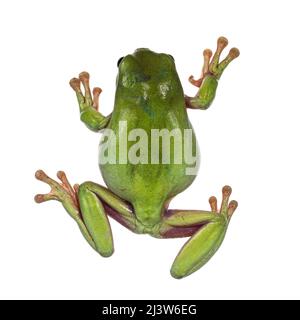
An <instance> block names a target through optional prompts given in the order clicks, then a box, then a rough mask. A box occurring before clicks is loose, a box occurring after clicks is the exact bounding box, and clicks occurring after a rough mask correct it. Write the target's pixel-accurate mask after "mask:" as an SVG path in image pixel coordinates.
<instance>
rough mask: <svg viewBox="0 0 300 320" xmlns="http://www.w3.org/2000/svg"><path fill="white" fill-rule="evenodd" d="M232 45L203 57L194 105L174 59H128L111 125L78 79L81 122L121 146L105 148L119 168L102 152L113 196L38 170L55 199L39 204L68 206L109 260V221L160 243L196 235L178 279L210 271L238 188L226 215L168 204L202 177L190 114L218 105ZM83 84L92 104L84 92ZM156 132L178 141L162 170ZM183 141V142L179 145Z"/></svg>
mask: <svg viewBox="0 0 300 320" xmlns="http://www.w3.org/2000/svg"><path fill="white" fill-rule="evenodd" d="M226 45H227V40H226V39H225V38H224V37H221V38H219V40H218V47H217V50H216V53H215V55H214V56H213V58H212V60H211V61H210V59H211V56H212V53H211V51H210V50H205V51H204V66H203V72H202V77H201V78H200V79H199V80H194V79H193V77H190V79H189V80H190V81H191V83H193V84H194V85H196V86H197V87H199V91H198V93H197V94H196V96H195V97H193V98H190V97H187V96H185V95H184V93H183V89H182V86H181V83H180V80H179V78H178V75H177V72H176V68H175V64H174V60H173V58H172V57H171V56H170V55H167V54H158V53H155V52H153V51H151V50H149V49H137V50H136V51H135V52H134V53H133V54H132V55H127V56H126V57H123V58H122V60H120V63H118V67H119V74H118V78H117V90H116V96H115V105H114V110H113V112H112V114H111V115H110V116H108V117H105V116H103V115H102V114H101V113H99V112H98V98H99V95H100V93H101V89H100V88H95V89H94V90H93V97H92V94H91V91H90V88H89V75H88V73H86V72H83V73H81V74H80V75H79V79H77V78H74V79H72V80H71V82H70V84H71V86H72V88H73V89H74V90H75V91H76V94H77V98H78V102H79V106H80V116H81V120H82V121H83V122H84V123H85V124H86V125H87V126H88V127H89V128H90V129H92V130H94V131H100V130H102V129H108V132H112V133H114V137H115V139H107V140H106V141H104V140H102V142H101V145H102V146H103V144H105V146H106V148H107V149H109V150H115V151H114V152H115V159H116V161H112V162H107V161H104V160H105V158H106V156H104V153H103V152H102V151H101V149H100V153H99V165H100V170H101V173H102V176H103V178H104V181H105V183H106V185H107V187H108V189H107V188H105V187H103V186H101V185H98V184H96V183H93V182H85V183H83V184H81V185H80V186H79V185H75V186H74V187H73V188H72V186H71V185H70V184H69V182H68V180H67V178H66V176H65V174H64V173H63V172H62V171H59V172H58V178H59V179H60V180H61V181H62V184H59V183H57V182H56V181H54V180H52V179H51V178H49V177H48V176H47V175H46V174H45V173H44V172H43V171H41V170H39V171H37V173H36V177H37V178H38V179H39V180H42V181H44V182H46V183H48V184H49V185H50V186H51V192H50V193H49V194H46V195H37V196H36V197H35V200H36V201H37V202H43V201H47V200H52V199H55V200H59V201H61V202H62V204H63V206H64V207H65V209H66V210H67V211H68V213H69V214H70V215H71V216H72V217H73V218H74V219H75V221H76V222H77V223H78V225H79V228H80V230H81V232H82V234H83V235H84V237H85V238H86V240H87V241H88V243H89V244H90V245H91V246H92V247H93V248H94V249H95V250H96V251H97V252H99V253H100V254H101V255H102V256H110V255H111V254H112V253H113V240H112V234H111V229H110V224H109V221H108V219H107V216H108V215H109V216H111V217H112V218H114V219H116V220H117V221H119V222H120V223H121V224H123V225H124V226H126V227H127V228H129V229H130V230H132V231H134V232H136V233H149V234H151V235H152V236H155V237H159V238H172V237H186V236H191V235H192V237H191V238H190V239H189V240H188V241H187V243H186V244H185V246H184V247H183V248H182V250H181V251H180V253H179V254H178V256H177V257H176V259H175V261H174V263H173V266H172V269H171V274H172V275H173V276H174V277H175V278H182V277H184V276H187V275H189V274H191V273H192V272H194V271H196V270H198V269H199V268H200V267H201V266H203V265H204V264H205V263H206V262H207V261H208V260H209V259H210V258H211V257H212V255H213V254H214V253H215V251H216V250H217V249H218V248H219V246H220V245H221V243H222V241H223V238H224V236H225V232H226V230H227V226H228V223H229V220H230V217H231V215H232V213H233V212H234V210H235V209H236V207H237V203H236V201H231V202H230V203H229V204H228V201H229V196H230V193H231V188H230V187H228V186H225V187H224V188H223V200H222V204H221V208H220V210H218V209H217V202H216V198H215V197H211V198H210V200H209V202H210V205H211V211H203V210H169V209H168V204H169V202H170V200H171V199H172V198H173V197H174V196H176V195H177V194H178V193H180V192H182V191H183V190H185V189H186V188H187V187H188V186H189V185H190V184H191V183H192V182H193V180H194V178H195V174H196V172H197V170H194V173H193V174H187V170H188V168H190V166H191V163H188V162H186V161H185V160H186V159H185V154H184V150H185V147H186V145H188V148H189V149H190V150H191V151H192V154H193V156H194V159H195V164H196V165H197V157H198V152H197V150H198V148H197V141H196V137H195V134H194V131H193V129H192V126H191V124H190V122H189V119H188V116H187V112H186V108H193V109H207V108H208V107H209V105H210V104H211V102H212V101H213V99H214V96H215V92H216V89H217V84H218V79H219V78H220V76H221V74H222V72H223V70H224V69H225V67H226V66H227V65H228V64H229V62H230V61H231V60H233V59H234V58H235V57H237V56H238V54H239V53H238V50H237V49H235V48H233V49H231V50H230V52H229V54H228V56H227V57H226V58H225V59H224V60H223V61H222V62H220V63H219V57H220V54H221V52H222V50H223V49H224V47H225V46H226ZM81 84H83V86H84V89H85V96H84V95H83V94H82V92H81V88H80V85H81ZM137 129H138V130H140V131H142V133H143V135H144V136H146V137H147V138H149V137H150V140H149V139H148V140H147V144H145V141H144V140H143V141H142V137H143V135H133V137H131V138H129V136H130V132H131V133H132V132H134V131H135V130H137ZM153 130H156V131H158V132H162V131H167V132H169V134H170V136H171V137H172V138H171V139H170V140H169V149H168V150H165V149H162V148H161V146H160V147H159V149H158V151H157V152H156V154H155V155H156V158H155V159H156V161H157V159H158V162H155V161H154V162H153V159H152V152H153V149H154V145H153V144H152V140H151V139H152V131H153ZM140 131H139V132H140ZM186 131H189V132H191V136H190V137H191V139H190V140H185V139H184V138H185V132H186ZM127 134H129V136H128V140H127ZM178 134H179V136H180V137H181V138H180V139H179V140H178V139H177V137H178ZM104 136H105V134H104ZM170 136H169V137H170ZM106 138H108V136H106ZM139 139H140V141H139V143H140V144H141V141H142V142H143V147H140V148H139V149H138V150H137V149H134V150H135V152H133V155H134V156H135V160H134V161H132V158H131V157H130V153H131V152H132V148H133V147H135V146H136V144H137V141H138V140H139ZM176 147H177V149H176ZM178 147H179V149H178ZM124 150H125V158H124ZM175 150H177V151H175ZM178 150H179V152H178ZM167 151H169V152H170V159H169V160H170V161H169V162H168V161H164V160H163V158H164V157H165V155H166V152H167ZM122 152H123V153H122ZM127 152H128V154H127ZM131 155H132V154H131ZM178 155H181V160H182V161H178V158H176V157H177V156H178ZM179 158H180V157H179ZM136 159H137V160H136ZM175 159H177V160H175Z"/></svg>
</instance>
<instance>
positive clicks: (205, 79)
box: [185, 37, 240, 110]
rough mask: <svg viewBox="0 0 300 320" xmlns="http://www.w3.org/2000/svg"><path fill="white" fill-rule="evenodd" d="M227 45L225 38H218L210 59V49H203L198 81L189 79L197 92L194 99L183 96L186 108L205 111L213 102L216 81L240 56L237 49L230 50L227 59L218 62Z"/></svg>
mask: <svg viewBox="0 0 300 320" xmlns="http://www.w3.org/2000/svg"><path fill="white" fill-rule="evenodd" d="M227 44H228V40H227V39H226V38H225V37H220V38H219V39H218V42H217V49H216V52H215V54H214V56H213V58H212V59H211V57H212V51H211V50H210V49H205V50H204V51H203V56H204V64H203V68H202V74H201V77H200V79H198V80H195V79H194V77H193V76H190V77H189V81H190V82H191V83H192V84H193V85H194V86H196V87H198V88H199V90H198V92H197V94H196V96H195V97H188V96H185V103H186V107H187V108H191V109H203V110H205V109H207V108H208V107H209V106H210V105H211V103H212V102H213V100H214V98H215V95H216V90H217V87H218V80H219V79H220V77H221V75H222V73H223V71H224V69H225V68H226V67H227V66H228V64H229V63H230V62H231V61H232V60H233V59H235V58H237V57H238V56H239V54H240V53H239V50H238V49H237V48H232V49H230V51H229V53H228V55H227V57H226V58H225V59H224V60H223V61H221V62H219V60H220V55H221V53H222V51H223V49H224V48H225V47H226V46H227Z"/></svg>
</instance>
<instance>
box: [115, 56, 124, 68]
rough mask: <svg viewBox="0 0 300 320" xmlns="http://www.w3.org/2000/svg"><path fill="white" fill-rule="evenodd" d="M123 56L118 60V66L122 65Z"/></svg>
mask: <svg viewBox="0 0 300 320" xmlns="http://www.w3.org/2000/svg"><path fill="white" fill-rule="evenodd" d="M123 58H124V57H121V58H120V59H119V60H118V62H117V66H119V65H120V63H121V61H122V60H123Z"/></svg>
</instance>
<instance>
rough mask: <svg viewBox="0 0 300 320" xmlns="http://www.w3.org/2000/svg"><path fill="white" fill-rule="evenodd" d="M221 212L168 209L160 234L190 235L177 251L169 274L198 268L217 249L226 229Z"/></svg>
mask: <svg viewBox="0 0 300 320" xmlns="http://www.w3.org/2000/svg"><path fill="white" fill-rule="evenodd" d="M226 228H227V227H226V222H225V220H224V218H223V217H222V216H221V215H216V214H214V213H213V212H210V211H202V210H169V211H168V215H167V217H166V218H165V219H164V224H163V226H162V229H161V236H162V237H164V238H167V237H176V236H179V237H180V236H190V235H191V234H192V237H191V238H190V239H189V240H188V241H187V242H186V243H185V245H184V246H183V247H182V249H181V251H180V252H179V254H178V255H177V257H176V259H175V261H174V263H173V265H172V268H171V274H172V276H173V277H175V278H183V277H185V276H187V275H189V274H191V273H193V272H195V271H196V270H198V269H200V268H201V267H202V266H203V265H204V264H205V263H206V262H207V261H208V260H209V259H210V258H211V257H212V256H213V254H214V253H215V252H216V251H217V250H218V248H219V247H220V245H221V243H222V241H223V239H224V236H225V232H226Z"/></svg>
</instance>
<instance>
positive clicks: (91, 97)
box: [70, 71, 102, 111]
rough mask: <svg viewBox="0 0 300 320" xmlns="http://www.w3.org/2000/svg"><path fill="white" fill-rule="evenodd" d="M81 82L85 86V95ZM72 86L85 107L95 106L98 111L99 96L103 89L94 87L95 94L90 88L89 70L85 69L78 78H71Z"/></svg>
mask: <svg viewBox="0 0 300 320" xmlns="http://www.w3.org/2000/svg"><path fill="white" fill-rule="evenodd" d="M81 84H82V85H83V87H84V92H85V94H84V95H83V93H82V91H81V87H80V86H81ZM70 86H71V88H72V89H73V90H74V91H75V92H76V94H77V97H79V98H78V100H79V103H81V104H82V107H83V108H87V107H93V108H94V109H96V110H97V111H98V109H99V96H100V94H101V92H102V89H101V88H99V87H95V88H94V89H93V94H92V93H91V89H90V75H89V73H88V72H86V71H83V72H81V73H80V74H79V77H78V78H72V79H71V80H70Z"/></svg>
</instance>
